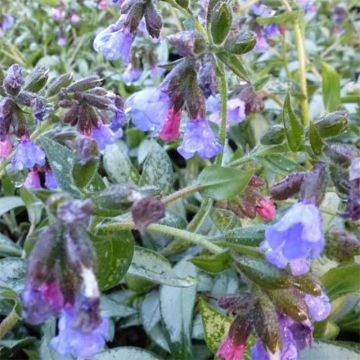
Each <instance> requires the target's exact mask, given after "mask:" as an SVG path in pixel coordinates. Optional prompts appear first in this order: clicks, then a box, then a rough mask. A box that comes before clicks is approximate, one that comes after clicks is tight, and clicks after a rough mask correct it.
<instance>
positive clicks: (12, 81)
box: [3, 64, 24, 95]
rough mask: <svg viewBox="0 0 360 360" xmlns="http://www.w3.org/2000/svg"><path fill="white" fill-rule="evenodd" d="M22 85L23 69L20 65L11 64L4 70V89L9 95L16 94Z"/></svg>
mask: <svg viewBox="0 0 360 360" xmlns="http://www.w3.org/2000/svg"><path fill="white" fill-rule="evenodd" d="M23 85H24V78H23V70H22V68H21V66H20V65H18V64H13V65H11V66H10V67H9V69H8V71H7V72H6V75H5V79H4V83H3V86H4V89H5V91H6V92H7V93H8V94H9V95H17V94H18V93H19V92H20V90H21V88H22V86H23Z"/></svg>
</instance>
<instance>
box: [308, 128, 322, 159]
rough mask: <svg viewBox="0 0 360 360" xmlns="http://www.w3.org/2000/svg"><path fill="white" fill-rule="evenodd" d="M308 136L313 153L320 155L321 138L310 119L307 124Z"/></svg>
mask: <svg viewBox="0 0 360 360" xmlns="http://www.w3.org/2000/svg"><path fill="white" fill-rule="evenodd" d="M309 138H310V145H311V148H312V150H313V152H314V153H315V155H321V153H322V149H323V146H324V144H323V142H322V140H321V137H320V134H319V132H318V130H317V128H316V126H315V125H314V124H313V122H312V121H310V125H309Z"/></svg>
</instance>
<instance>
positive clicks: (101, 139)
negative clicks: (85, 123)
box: [92, 124, 123, 150]
mask: <svg viewBox="0 0 360 360" xmlns="http://www.w3.org/2000/svg"><path fill="white" fill-rule="evenodd" d="M122 135H123V131H122V129H120V128H119V129H118V130H117V131H116V132H114V131H113V130H112V129H111V127H110V125H109V124H106V125H105V124H100V125H99V126H97V127H93V129H92V136H93V138H94V140H95V141H96V143H97V145H98V148H99V149H100V150H104V149H105V148H106V145H110V144H113V143H114V142H115V141H116V140H117V139H119V138H121V137H122Z"/></svg>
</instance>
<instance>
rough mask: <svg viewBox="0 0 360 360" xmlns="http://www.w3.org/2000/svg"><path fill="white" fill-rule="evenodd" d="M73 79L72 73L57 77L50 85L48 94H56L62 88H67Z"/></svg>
mask: <svg viewBox="0 0 360 360" xmlns="http://www.w3.org/2000/svg"><path fill="white" fill-rule="evenodd" d="M72 79H73V74H72V73H66V74H63V75H61V76H59V77H58V78H56V79H55V80H54V81H53V82H52V83H51V84H50V85H49V87H48V89H47V92H46V96H47V97H49V96H53V95H56V94H57V93H58V92H59V91H60V90H61V89H63V88H66V87H67V86H68V85H70V84H71V81H72Z"/></svg>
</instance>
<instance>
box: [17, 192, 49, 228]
mask: <svg viewBox="0 0 360 360" xmlns="http://www.w3.org/2000/svg"><path fill="white" fill-rule="evenodd" d="M20 195H21V198H22V199H23V201H24V203H25V206H26V209H27V212H28V215H29V220H30V223H31V224H32V225H36V224H38V223H39V222H40V221H41V214H42V211H43V208H44V204H43V203H42V202H41V201H40V200H39V199H38V198H37V197H36V196H35V195H34V194H32V193H31V192H29V191H28V190H27V189H26V188H24V187H22V188H21V189H20Z"/></svg>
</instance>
